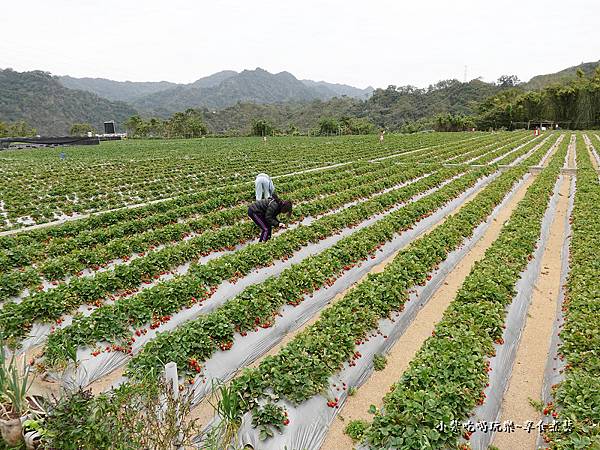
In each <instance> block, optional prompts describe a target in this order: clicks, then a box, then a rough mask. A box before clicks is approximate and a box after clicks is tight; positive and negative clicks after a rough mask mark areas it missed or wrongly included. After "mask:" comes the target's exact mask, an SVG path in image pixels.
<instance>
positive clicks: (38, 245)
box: [0, 147, 446, 268]
mask: <svg viewBox="0 0 600 450" xmlns="http://www.w3.org/2000/svg"><path fill="white" fill-rule="evenodd" d="M442 150H443V151H446V148H445V147H444V148H443V149H442ZM399 157H401V155H400V156H399ZM356 166H357V165H356V164H355V165H353V167H352V168H353V169H354V170H357V167H356ZM368 166H369V165H368V164H367V165H365V164H363V165H362V166H359V167H362V170H364V171H366V170H368ZM346 171H347V168H346V167H343V168H336V169H330V170H327V171H325V172H314V173H311V174H306V175H303V176H301V177H295V179H293V180H292V181H294V182H295V183H291V182H290V181H288V182H287V184H286V182H285V181H284V182H283V183H282V186H280V188H281V189H280V190H281V191H284V192H286V191H289V190H290V189H293V188H294V187H295V186H300V185H303V186H307V185H310V184H311V182H310V179H313V178H314V183H315V184H316V183H319V182H321V181H325V180H331V179H335V178H336V173H337V175H338V176H339V175H341V174H342V172H346ZM338 172H339V173H338ZM278 184H279V183H278ZM288 184H291V185H289V186H288ZM251 191H252V187H251V185H250V183H247V184H245V183H244V184H241V185H237V186H233V187H227V188H226V189H225V190H223V189H217V190H216V191H214V190H213V191H207V192H202V193H199V194H196V195H194V196H182V197H181V198H178V199H175V200H171V201H169V202H165V203H161V204H155V205H148V206H146V207H141V208H136V209H135V210H133V211H131V210H130V211H119V212H115V213H109V218H111V217H112V216H114V215H119V216H125V217H120V218H118V219H117V218H114V219H112V220H111V224H110V226H105V227H100V228H99V227H98V223H97V222H98V221H99V220H100V219H101V217H100V216H97V217H96V216H95V217H92V218H90V219H85V220H82V221H79V223H78V224H77V225H78V226H79V227H83V228H84V231H85V230H87V231H88V232H87V233H79V234H78V236H77V239H75V240H70V239H54V240H53V239H52V237H53V236H55V235H57V234H60V235H62V233H63V231H65V230H64V229H67V230H70V229H72V228H73V227H74V224H73V223H67V224H64V225H61V226H60V227H57V228H58V229H49V230H43V231H41V230H38V231H34V232H31V233H23V234H19V235H18V236H15V237H11V238H4V239H1V238H0V245H2V246H5V247H7V249H8V252H7V253H8V254H5V255H2V254H1V253H0V261H3V264H2V266H3V267H5V268H9V267H21V266H23V265H26V264H30V263H32V262H36V261H38V260H39V259H40V258H41V257H51V256H58V255H64V254H66V253H68V252H71V251H73V250H75V249H82V248H89V247H91V246H93V245H94V244H97V243H106V242H108V241H109V240H111V239H113V238H114V237H116V236H123V235H132V234H135V233H137V232H139V231H140V230H147V229H149V228H155V227H157V226H159V225H165V224H170V223H173V222H174V221H175V220H176V219H181V218H183V217H188V216H190V215H193V214H198V213H206V212H209V211H211V210H215V209H216V208H219V207H222V206H223V205H225V206H227V205H232V204H235V203H236V202H237V203H239V202H242V201H249V200H250V194H249V193H250V192H251ZM215 194H216V195H215ZM234 194H235V198H231V195H234ZM196 203H200V204H199V205H196ZM173 206H177V207H176V208H174V207H173ZM154 212H158V213H160V214H161V215H155V214H153V213H154ZM148 215H151V216H150V217H148ZM130 216H131V217H130ZM128 217H129V219H128V220H125V219H126V218H128ZM102 218H103V217H102ZM85 222H89V223H90V224H91V226H92V228H91V229H89V226H86V224H85ZM114 222H116V223H114ZM88 225H89V224H88ZM23 241H24V242H23ZM52 244H54V245H52ZM23 246H25V248H23ZM27 247H32V248H27Z"/></svg>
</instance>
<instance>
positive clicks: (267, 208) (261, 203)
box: [248, 196, 292, 242]
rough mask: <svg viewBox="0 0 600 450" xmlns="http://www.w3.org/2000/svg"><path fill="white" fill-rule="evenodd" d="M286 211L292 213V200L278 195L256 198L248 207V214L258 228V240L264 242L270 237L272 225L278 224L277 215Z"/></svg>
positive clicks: (276, 225)
mask: <svg viewBox="0 0 600 450" xmlns="http://www.w3.org/2000/svg"><path fill="white" fill-rule="evenodd" d="M281 213H286V214H287V215H288V216H289V215H290V214H291V213H292V202H291V201H289V200H281V199H280V198H279V197H277V196H275V197H274V198H273V197H271V198H267V199H263V200H258V201H256V202H254V203H252V204H251V205H250V207H249V208H248V216H249V217H250V218H251V219H252V221H253V222H254V223H255V224H256V225H257V226H258V228H260V239H259V242H266V241H268V240H269V239H270V238H271V231H272V230H273V227H278V226H280V222H279V220H278V219H277V216H278V215H279V214H281Z"/></svg>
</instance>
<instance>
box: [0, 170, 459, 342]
mask: <svg viewBox="0 0 600 450" xmlns="http://www.w3.org/2000/svg"><path fill="white" fill-rule="evenodd" d="M419 173H420V172H419V169H415V170H413V171H409V172H405V174H404V178H405V180H409V179H410V178H412V177H415V176H417V175H418V174H419ZM457 173H460V170H457V169H455V170H453V171H448V170H443V171H440V172H439V173H435V174H433V175H430V176H428V177H426V178H424V179H422V180H419V181H417V182H415V183H412V184H409V185H407V186H405V187H403V188H400V189H397V190H392V191H391V192H388V193H386V194H383V195H380V196H377V197H375V198H373V199H370V200H368V201H366V202H362V203H359V204H357V205H354V206H352V207H350V208H348V209H345V210H343V211H341V212H338V213H336V214H332V215H328V216H325V217H322V218H320V219H317V220H315V221H314V222H313V223H311V224H310V225H308V226H300V227H298V228H296V229H293V230H289V231H286V232H285V233H283V234H282V235H280V236H276V237H274V238H273V239H272V240H271V241H269V243H268V244H251V245H249V246H247V247H245V248H243V249H241V250H238V251H236V252H234V253H231V254H226V255H224V256H221V257H220V258H217V259H214V260H211V261H209V262H208V263H207V264H192V265H191V266H190V268H189V271H188V273H187V274H186V276H180V277H177V278H176V279H175V280H173V281H172V282H162V283H159V285H158V286H155V287H153V288H149V289H146V290H144V291H143V292H142V294H141V295H144V296H148V297H151V296H152V295H153V294H152V292H154V291H162V290H164V291H167V292H169V291H170V289H171V287H172V285H187V284H189V283H190V280H191V279H193V278H194V277H198V276H200V274H202V273H204V274H205V275H203V277H207V279H212V280H215V279H218V280H219V282H220V281H222V280H224V279H228V278H231V277H232V276H234V274H235V273H236V272H239V273H248V272H249V271H251V270H252V269H253V268H255V267H260V266H262V265H264V264H271V262H272V261H273V260H275V259H277V258H280V257H284V256H287V255H289V254H290V253H291V252H293V251H294V250H296V249H298V248H300V247H302V246H304V245H306V244H307V243H310V242H315V241H318V240H320V239H322V238H323V237H325V236H328V235H331V234H332V233H334V232H337V231H338V230H340V229H342V228H344V227H345V226H348V225H350V224H353V223H355V221H356V220H358V219H359V218H361V217H364V218H365V219H366V218H368V217H369V216H370V215H372V214H374V213H376V212H378V211H383V210H385V208H389V207H392V206H393V204H395V203H399V202H401V201H405V200H407V199H409V198H411V197H412V196H414V195H416V194H418V193H419V192H422V191H424V190H427V189H429V188H431V187H433V186H435V185H436V184H439V183H441V182H442V181H443V180H445V179H447V178H448V177H449V176H452V175H455V174H457ZM366 188H367V189H368V187H366ZM357 189H358V190H360V189H361V188H357ZM318 201H319V202H322V203H324V204H325V205H326V209H331V208H330V207H329V205H330V204H331V202H336V201H337V200H335V197H330V198H328V199H323V200H318ZM363 220H364V219H363ZM246 225H247V227H248V228H249V229H250V230H253V231H254V232H255V230H254V229H253V228H251V226H252V224H249V223H247V224H246ZM221 239H223V241H225V239H230V240H229V241H227V242H225V244H227V245H235V243H237V242H238V241H239V236H237V235H234V236H227V235H225V236H221ZM193 241H194V239H191V240H190V241H186V242H185V245H187V246H189V245H190V242H193ZM199 242H200V243H201V241H199ZM182 245H184V244H182ZM199 245H200V244H199ZM214 246H215V245H214V244H211V247H214ZM188 256H192V255H188ZM187 259H188V260H189V259H190V258H187ZM134 263H135V261H133V262H132V264H129V265H125V266H119V267H117V268H115V270H113V271H110V272H101V273H98V274H97V275H96V277H93V278H78V279H76V280H74V281H73V282H72V283H71V284H69V285H64V286H60V287H57V288H55V289H51V290H49V291H46V292H37V293H35V294H34V295H32V296H30V297H28V298H27V299H25V300H23V301H22V302H21V303H18V304H17V303H9V304H6V305H5V306H4V308H3V309H2V310H1V311H0V329H3V330H4V332H5V334H6V335H9V336H22V335H23V334H24V332H25V331H26V329H27V328H29V327H30V326H31V324H32V322H33V321H34V320H53V319H58V318H60V316H61V315H62V314H64V313H66V312H68V311H70V310H72V309H73V308H75V307H77V306H79V305H81V304H84V303H90V302H94V301H96V300H98V299H100V298H102V297H103V296H104V295H106V293H107V292H115V291H116V288H117V287H118V286H120V285H122V284H123V283H126V282H128V279H129V278H128V271H132V270H133V268H134V267H135V266H134ZM121 268H122V269H121ZM121 271H123V277H122V278H115V274H120V273H121ZM131 278H132V279H133V280H134V281H133V283H134V284H135V286H136V287H137V286H138V285H139V280H140V274H136V273H133V274H132V275H131ZM67 292H68V293H69V294H68V295H67ZM154 295H156V294H154ZM172 296H173V293H171V295H169V297H172ZM188 298H189V297H188ZM133 301H134V300H131V299H123V302H125V303H127V302H133ZM171 301H176V302H177V303H178V304H179V303H180V302H181V299H179V300H177V299H175V298H174V299H171ZM118 303H121V302H118ZM159 303H160V302H159ZM166 303H169V301H166ZM165 306H167V305H165ZM111 308H113V307H112V306H111ZM124 308H125V309H126V308H128V306H125V304H124ZM96 312H97V311H96Z"/></svg>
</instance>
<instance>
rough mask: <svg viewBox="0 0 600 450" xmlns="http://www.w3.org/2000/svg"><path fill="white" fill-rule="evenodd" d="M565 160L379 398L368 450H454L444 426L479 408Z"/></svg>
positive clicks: (553, 165) (531, 193)
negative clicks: (389, 449)
mask: <svg viewBox="0 0 600 450" xmlns="http://www.w3.org/2000/svg"><path fill="white" fill-rule="evenodd" d="M566 153H567V143H566V142H563V143H562V144H561V146H560V148H559V150H558V152H557V153H556V155H555V156H554V158H553V159H552V161H551V162H550V164H549V166H548V167H547V168H546V169H545V170H544V171H543V172H542V173H541V174H540V175H539V176H538V178H537V179H536V180H535V181H534V182H533V183H532V185H531V186H530V187H529V189H528V190H527V193H526V195H525V197H524V198H523V200H521V201H520V202H519V204H518V205H517V207H516V209H515V210H514V212H513V213H512V215H511V217H510V219H509V221H508V222H507V223H506V224H505V225H504V226H503V228H502V230H501V232H500V235H499V236H498V238H497V239H496V240H495V241H494V242H493V243H492V245H491V246H490V247H489V248H488V249H487V251H486V252H485V255H484V257H483V258H482V259H481V260H480V261H478V262H477V263H476V265H475V266H474V268H473V269H472V270H471V272H470V273H469V275H468V276H467V278H466V279H465V281H464V282H463V284H462V286H461V288H460V290H459V292H458V293H457V295H456V298H455V299H454V300H453V301H452V302H451V304H450V306H449V308H448V309H447V310H446V311H445V313H444V316H443V318H442V320H441V321H440V322H439V323H438V324H437V325H436V327H435V329H434V331H433V333H432V337H430V338H429V339H427V341H426V342H425V343H424V344H423V346H422V347H421V349H420V350H419V352H418V353H417V355H416V356H415V358H414V359H413V360H412V361H411V363H410V365H409V367H408V369H407V370H406V371H405V372H404V374H403V375H402V378H401V379H400V380H399V381H398V383H396V384H394V385H393V387H392V390H391V392H390V393H389V394H387V395H386V396H385V398H384V406H383V409H382V411H380V412H378V413H377V414H376V415H375V417H374V420H373V423H372V424H371V426H370V427H369V429H368V430H367V432H366V442H367V443H368V445H369V446H370V447H371V448H383V447H386V448H387V447H398V446H400V447H402V448H407V449H408V448H414V449H420V448H423V447H427V448H446V447H452V446H456V445H457V440H458V439H459V438H460V437H461V434H460V433H461V430H460V429H456V430H455V429H454V428H451V427H449V422H450V421H451V420H453V419H456V420H459V421H461V420H464V419H466V418H467V417H468V415H469V414H470V413H471V412H472V411H473V409H474V408H475V407H476V406H477V405H478V404H481V403H483V402H484V401H485V394H484V393H483V391H484V389H485V387H486V383H487V382H488V370H489V360H488V358H489V357H492V356H493V355H494V354H495V350H494V344H495V343H496V344H501V343H502V339H501V338H502V334H503V327H504V321H505V316H506V307H507V305H509V304H510V303H511V301H512V299H513V297H514V295H515V294H516V292H515V285H516V283H517V281H518V280H519V278H520V275H521V273H522V271H523V270H524V269H525V268H526V267H527V265H528V263H529V261H530V260H531V258H532V255H533V252H534V250H535V248H536V245H537V242H538V240H539V236H540V229H541V223H542V219H543V217H544V215H545V212H546V209H547V207H548V203H549V201H550V198H551V196H552V193H553V190H554V187H555V185H556V180H557V176H558V175H559V173H560V169H561V167H562V165H563V161H564V159H565V156H566ZM441 422H443V423H446V424H448V430H446V431H447V432H443V433H441V432H439V431H438V430H439V426H440V423H441ZM465 437H466V438H468V437H469V436H468V434H467V435H465Z"/></svg>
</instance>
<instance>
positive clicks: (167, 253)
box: [0, 166, 424, 299]
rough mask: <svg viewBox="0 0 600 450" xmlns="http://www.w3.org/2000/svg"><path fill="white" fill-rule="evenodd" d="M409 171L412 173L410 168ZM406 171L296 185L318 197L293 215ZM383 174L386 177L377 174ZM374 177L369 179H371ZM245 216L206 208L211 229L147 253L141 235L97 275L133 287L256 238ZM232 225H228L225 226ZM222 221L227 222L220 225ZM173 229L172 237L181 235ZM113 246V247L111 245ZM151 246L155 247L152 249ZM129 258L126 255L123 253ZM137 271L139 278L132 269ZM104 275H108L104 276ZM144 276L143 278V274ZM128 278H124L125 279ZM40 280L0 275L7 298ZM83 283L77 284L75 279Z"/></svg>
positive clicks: (62, 269)
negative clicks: (118, 261)
mask: <svg viewBox="0 0 600 450" xmlns="http://www.w3.org/2000/svg"><path fill="white" fill-rule="evenodd" d="M410 173H413V172H412V171H411V172H410ZM423 173H424V170H423V168H420V169H418V171H417V172H414V174H415V176H418V175H422V174H423ZM406 174H407V172H406V171H402V170H401V169H400V168H399V167H397V166H392V167H388V168H386V167H383V166H382V167H381V170H378V171H377V172H376V173H374V174H373V173H370V174H368V175H365V176H363V177H358V180H360V183H358V184H359V187H358V188H350V186H352V185H353V184H354V183H353V182H352V179H347V178H343V179H341V180H338V181H335V182H331V183H327V184H322V185H318V186H316V187H313V188H305V189H303V190H301V191H298V192H297V193H296V194H297V195H295V196H293V197H297V198H298V199H301V198H315V197H317V200H313V201H312V202H308V203H304V204H301V205H299V206H298V207H297V208H296V209H295V213H294V216H293V217H294V220H301V219H303V218H304V217H305V216H308V215H316V214H321V213H324V212H327V211H330V210H332V209H334V208H336V207H339V206H341V205H343V204H344V203H347V202H350V201H353V200H356V199H358V198H362V197H365V196H367V195H372V194H374V193H376V192H379V191H380V190H383V189H386V188H390V187H393V186H394V185H396V184H398V183H401V182H404V181H406V180H407V178H406ZM381 176H383V177H384V178H383V180H378V179H379V178H380V177H381ZM369 181H370V182H369ZM333 192H335V193H337V194H336V195H335V196H330V197H323V196H319V195H316V194H319V193H320V194H321V195H322V194H324V193H333ZM245 217H246V207H245V206H243V207H238V208H233V209H229V210H222V211H218V212H217V213H214V214H208V215H207V216H205V217H203V218H202V219H198V220H196V221H194V224H195V227H197V229H198V230H208V231H205V232H204V233H201V234H198V235H197V236H194V237H192V238H190V239H189V240H187V241H180V242H178V241H177V240H176V239H175V242H176V243H175V245H173V246H168V247H165V248H163V249H161V250H157V251H153V252H151V253H149V254H148V255H144V254H143V252H145V250H147V249H146V247H144V246H143V241H142V243H141V244H140V246H141V248H140V247H138V249H139V252H141V253H142V254H141V257H140V258H137V259H135V260H134V261H132V262H131V264H129V266H133V268H132V267H127V268H125V267H124V266H121V265H117V266H115V268H114V271H113V272H114V273H111V272H108V273H107V274H106V275H102V274H101V273H99V272H97V273H96V274H95V275H96V276H98V277H100V278H101V279H102V280H104V281H106V280H105V278H106V277H112V278H116V279H118V280H121V281H123V282H121V283H117V284H116V285H115V287H116V288H118V289H131V288H133V287H135V286H137V285H139V284H140V283H141V282H142V281H143V279H144V278H149V277H153V276H156V275H157V274H160V273H163V272H165V271H166V270H168V269H172V268H173V267H176V266H177V265H180V264H183V263H184V262H186V261H188V260H189V259H188V258H190V257H191V258H194V257H199V256H202V255H205V254H208V253H209V252H212V251H217V250H223V249H225V248H229V247H231V246H233V245H236V244H240V243H243V242H245V241H246V240H247V239H250V238H252V237H253V236H254V235H255V227H254V225H253V224H252V223H251V222H249V221H247V220H246V221H244V220H242V219H244V218H245ZM227 225H229V226H228V227H225V226H227ZM222 227H224V228H222ZM173 228H174V230H171V231H172V232H173V233H174V232H176V231H177V230H178V231H177V233H179V234H178V235H177V236H178V237H179V238H180V239H181V238H183V237H185V236H186V235H187V232H188V231H189V230H188V229H187V228H185V226H184V225H182V226H181V228H183V229H179V228H178V226H177V225H173ZM177 236H174V235H172V234H169V237H171V238H174V237H177ZM130 242H131V241H130V240H129V239H127V240H125V239H124V240H119V241H117V242H115V244H116V245H117V249H116V251H117V252H125V254H126V255H130V254H131V251H132V245H135V243H136V242H137V241H136V240H135V239H134V240H133V243H130ZM154 243H156V242H155V241H151V242H150V243H148V245H149V246H152V247H153V246H154ZM109 248H111V249H113V248H114V247H113V246H112V245H110V246H109ZM150 250H152V249H150ZM86 255H87V258H88V259H87V261H88V263H91V264H97V265H98V267H99V266H100V265H105V264H106V262H107V261H106V259H105V260H102V259H101V256H102V255H95V254H94V253H91V254H90V253H86ZM125 258H126V259H128V257H127V256H126V257H125ZM81 264H82V263H81V262H80V261H77V260H71V259H69V258H56V259H54V260H52V261H50V262H49V263H48V265H45V266H42V267H41V268H40V269H39V270H40V271H42V272H43V273H42V274H44V275H49V274H48V273H47V271H51V273H50V275H52V276H50V277H48V278H50V279H52V278H58V275H64V274H65V273H73V272H75V271H77V270H79V269H83V267H81ZM136 273H137V274H138V275H139V277H138V278H136V277H134V276H133V275H134V274H136ZM103 277H104V278H103ZM140 277H141V278H140ZM123 278H125V279H126V280H122V279H123ZM40 281H41V274H39V273H38V272H36V269H33V268H31V269H29V270H23V271H14V272H9V273H8V274H2V275H0V299H3V298H6V297H7V296H8V295H16V294H18V293H19V292H21V290H22V289H23V288H24V287H26V286H27V285H26V284H25V283H26V282H27V283H30V284H29V286H31V283H35V282H37V283H39V282H40ZM94 282H95V281H94V280H93V279H92V278H91V277H84V278H83V279H79V278H75V280H73V281H71V283H73V284H74V285H76V286H77V288H76V289H78V290H82V289H83V290H84V291H85V290H87V289H89V285H90V283H94ZM77 283H79V284H77ZM64 286H65V284H64V283H63V284H60V285H59V287H63V288H64V289H67V288H65V287H64Z"/></svg>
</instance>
